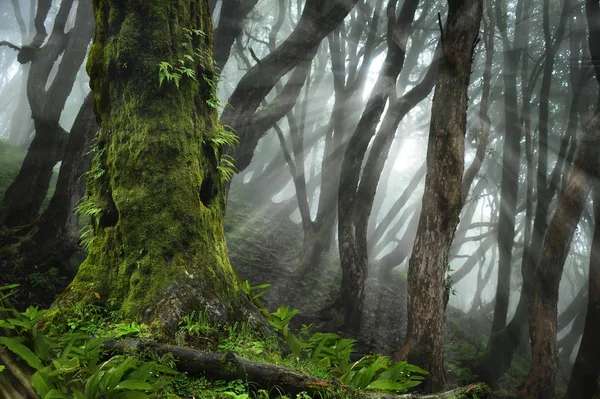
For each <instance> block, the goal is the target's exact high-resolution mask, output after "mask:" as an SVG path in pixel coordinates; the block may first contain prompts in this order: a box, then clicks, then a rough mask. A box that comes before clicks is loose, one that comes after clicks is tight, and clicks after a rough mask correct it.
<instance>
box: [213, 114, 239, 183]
mask: <svg viewBox="0 0 600 399" xmlns="http://www.w3.org/2000/svg"><path fill="white" fill-rule="evenodd" d="M206 142H207V143H208V145H210V147H211V148H212V150H213V153H214V156H215V159H218V160H219V165H218V166H217V170H218V171H219V172H220V174H221V177H222V179H223V180H224V181H228V180H231V178H232V177H233V175H234V174H235V172H236V169H235V165H234V164H233V158H232V157H230V156H229V155H227V154H223V152H224V149H225V148H226V147H229V146H234V145H236V144H238V143H239V138H238V136H237V135H236V134H235V133H233V132H232V131H229V130H227V129H226V128H225V127H224V126H221V125H218V127H217V129H216V130H215V134H214V135H213V136H211V137H209V138H208V140H206V141H205V143H206Z"/></svg>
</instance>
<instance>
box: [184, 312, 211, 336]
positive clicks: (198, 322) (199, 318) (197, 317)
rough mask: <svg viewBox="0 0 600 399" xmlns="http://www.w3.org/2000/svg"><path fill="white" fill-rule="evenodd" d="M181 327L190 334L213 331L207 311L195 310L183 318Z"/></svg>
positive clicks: (207, 333) (203, 333) (204, 333)
mask: <svg viewBox="0 0 600 399" xmlns="http://www.w3.org/2000/svg"><path fill="white" fill-rule="evenodd" d="M179 329H180V330H182V331H184V332H186V333H188V334H190V335H209V334H211V333H212V332H213V327H212V326H211V323H210V322H209V320H208V316H207V314H206V312H204V311H199V312H196V311H195V310H194V311H192V313H190V314H188V315H185V316H183V317H182V318H181V321H180V322H179Z"/></svg>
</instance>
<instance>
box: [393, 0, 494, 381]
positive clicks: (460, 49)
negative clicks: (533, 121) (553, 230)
mask: <svg viewBox="0 0 600 399" xmlns="http://www.w3.org/2000/svg"><path fill="white" fill-rule="evenodd" d="M448 6H449V10H448V19H447V22H446V25H445V27H444V29H443V38H442V58H441V60H440V65H439V71H438V76H437V79H436V88H435V93H434V97H433V104H432V111H431V115H432V117H431V125H430V130H429V143H428V148H427V174H426V177H425V193H424V195H423V205H422V211H421V216H420V219H419V227H418V230H417V238H416V239H415V245H414V249H413V253H412V255H411V258H410V261H409V270H408V328H407V334H406V338H405V341H404V344H403V346H402V348H400V350H399V351H398V353H397V354H396V359H406V360H407V361H408V362H409V363H413V364H417V365H419V366H421V367H423V368H425V369H426V370H428V371H429V372H430V375H429V377H428V378H427V379H426V381H425V384H424V388H425V389H426V390H427V391H430V392H433V391H439V390H441V389H442V387H443V385H444V369H443V364H442V347H443V340H444V338H443V332H442V330H443V325H444V310H445V308H446V303H447V298H448V297H447V295H448V293H447V287H446V285H445V279H444V274H445V271H446V268H447V265H448V253H449V250H450V244H451V243H452V239H453V237H454V233H455V230H456V226H457V225H458V220H459V214H460V210H461V208H462V176H463V168H464V138H465V131H466V123H467V118H466V112H467V106H468V98H467V89H468V87H469V78H470V73H471V62H472V57H473V49H474V46H475V43H476V40H477V36H478V33H479V24H480V21H481V15H482V12H483V2H482V1H480V0H466V1H449V2H448Z"/></svg>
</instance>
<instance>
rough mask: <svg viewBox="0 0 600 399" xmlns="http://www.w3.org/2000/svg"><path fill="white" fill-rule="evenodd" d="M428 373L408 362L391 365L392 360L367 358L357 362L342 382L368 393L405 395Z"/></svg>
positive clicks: (380, 357) (374, 356)
mask: <svg viewBox="0 0 600 399" xmlns="http://www.w3.org/2000/svg"><path fill="white" fill-rule="evenodd" d="M427 374H429V373H428V372H427V371H425V370H423V369H422V368H420V367H417V366H415V365H412V364H408V363H407V362H397V363H394V364H390V358H389V357H387V356H381V355H371V356H365V357H363V358H362V359H360V360H359V361H357V362H355V363H354V364H353V365H352V366H351V367H350V370H349V371H348V372H347V373H346V374H344V375H343V376H341V377H340V381H342V382H343V383H344V384H346V385H349V386H351V387H353V388H357V389H361V390H366V391H369V390H371V391H379V392H387V393H404V392H407V391H408V390H409V389H410V388H414V387H416V386H418V385H419V384H421V382H422V381H423V377H422V375H427Z"/></svg>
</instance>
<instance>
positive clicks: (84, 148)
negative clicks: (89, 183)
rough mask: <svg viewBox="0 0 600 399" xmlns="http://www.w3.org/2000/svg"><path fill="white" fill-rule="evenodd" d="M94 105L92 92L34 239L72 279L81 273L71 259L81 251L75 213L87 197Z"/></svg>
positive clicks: (94, 129) (75, 125)
mask: <svg viewBox="0 0 600 399" xmlns="http://www.w3.org/2000/svg"><path fill="white" fill-rule="evenodd" d="M93 104H94V96H93V95H92V93H91V92H90V93H89V94H88V95H87V97H86V99H85V101H84V103H83V104H82V105H81V108H80V110H79V113H78V114H77V117H76V119H75V122H74V123H73V127H72V128H71V133H70V134H69V141H68V143H67V146H66V148H65V157H64V159H63V162H62V164H61V167H60V171H59V174H58V180H57V182H56V189H55V191H54V195H53V196H52V198H51V199H50V203H49V205H48V208H47V209H46V210H45V211H44V213H42V215H41V216H40V218H39V219H38V220H37V221H36V223H35V226H34V231H35V233H34V235H33V238H32V241H33V243H34V246H35V248H36V252H37V253H38V254H39V255H41V254H43V256H45V257H46V259H48V258H52V260H53V262H52V263H53V264H56V265H58V266H59V267H60V269H61V271H62V272H64V274H65V275H69V276H71V277H72V276H74V275H75V274H76V273H77V265H76V264H73V263H72V262H71V256H72V255H73V253H74V252H76V251H77V250H78V246H77V241H78V240H79V226H78V221H79V217H78V216H77V215H76V214H75V211H74V209H75V207H76V206H77V204H78V203H79V201H80V200H81V199H82V198H83V195H84V194H85V175H86V173H87V172H88V171H89V170H90V165H91V162H92V151H91V147H92V142H93V140H94V138H95V136H96V133H97V131H98V125H97V123H96V117H95V116H94V111H93ZM50 254H55V256H51V255H50ZM26 256H27V254H26ZM41 260H42V259H38V260H37V261H38V263H42V262H40V261H41Z"/></svg>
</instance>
